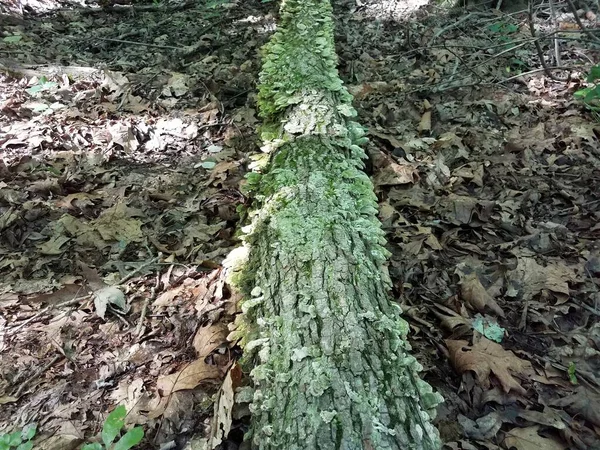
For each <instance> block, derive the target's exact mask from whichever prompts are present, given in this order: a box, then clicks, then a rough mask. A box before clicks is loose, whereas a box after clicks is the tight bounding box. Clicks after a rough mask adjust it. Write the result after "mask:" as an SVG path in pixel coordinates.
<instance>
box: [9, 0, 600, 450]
mask: <svg viewBox="0 0 600 450" xmlns="http://www.w3.org/2000/svg"><path fill="white" fill-rule="evenodd" d="M17 3H19V4H20V5H21V6H23V5H25V7H24V8H23V9H22V10H21V11H20V14H15V13H14V9H15V8H16V4H17ZM4 4H5V6H4V9H5V10H4V12H5V13H6V15H3V16H0V22H1V27H0V33H1V35H0V404H1V405H2V407H1V408H0V434H1V433H2V432H8V431H13V430H15V429H19V428H21V427H23V426H25V425H27V424H30V423H36V424H37V427H38V431H37V435H36V437H35V441H34V442H35V448H39V449H45V450H47V449H56V450H59V449H61V450H62V449H67V450H68V449H74V448H78V446H80V445H81V443H83V442H89V441H91V440H94V438H95V437H96V438H97V435H98V432H99V431H100V430H101V428H102V425H103V423H104V420H105V418H106V416H107V414H108V413H109V412H110V411H111V410H113V409H114V408H115V406H117V405H124V406H125V407H126V409H127V411H128V415H127V418H126V422H127V424H129V425H131V424H138V425H141V426H143V428H144V430H145V438H144V441H143V444H142V445H141V446H140V447H139V448H148V449H159V448H160V449H165V450H166V449H170V448H182V449H183V448H187V449H200V448H204V446H206V443H207V441H209V442H211V443H213V444H214V443H217V442H219V441H220V440H221V438H222V436H221V434H222V430H228V429H230V428H231V429H232V432H231V434H230V436H229V438H228V439H226V440H225V442H223V444H222V446H223V448H227V449H235V448H238V444H239V438H240V436H241V434H242V432H243V430H244V427H245V426H246V419H245V418H246V416H247V414H246V412H245V410H244V408H243V407H242V406H236V407H234V408H233V410H232V409H231V408H229V409H228V408H221V409H219V410H218V411H217V413H216V417H217V419H216V420H215V421H212V418H213V416H214V415H215V413H214V411H213V410H214V404H215V399H216V398H217V397H220V398H221V399H223V398H224V399H226V400H227V399H229V400H231V398H232V392H231V389H232V386H235V385H236V383H238V382H239V369H238V368H237V365H236V364H235V361H236V359H237V358H238V357H239V350H238V349H237V347H236V346H235V345H234V343H229V342H227V340H226V336H227V334H228V328H227V326H228V323H230V322H231V320H232V319H233V318H234V317H235V315H236V314H237V313H238V309H237V305H236V298H235V297H234V296H232V294H231V292H230V291H229V289H228V287H227V285H226V283H225V282H224V280H223V276H222V271H221V268H220V267H221V266H220V263H221V262H222V261H223V259H224V257H225V256H226V255H227V254H228V252H229V251H230V250H231V249H233V248H235V247H236V245H238V241H237V239H236V230H237V229H238V227H239V226H240V213H239V211H240V209H239V207H240V206H248V203H249V199H247V198H246V196H245V195H244V194H243V190H242V189H241V186H242V185H243V183H244V174H245V172H246V170H247V166H248V163H249V162H250V161H251V159H250V158H251V155H252V154H253V153H256V152H258V151H259V148H258V147H259V139H258V137H257V135H256V127H257V124H258V123H259V118H258V117H257V113H256V109H255V91H256V82H257V74H258V71H259V69H260V53H259V49H260V47H261V45H262V44H264V43H265V42H266V40H267V39H268V37H269V35H270V33H271V32H272V30H273V29H274V27H275V23H276V15H277V9H276V7H277V5H276V3H274V2H273V3H272V2H267V3H261V2H260V1H257V0H251V1H239V0H232V1H230V2H229V1H226V0H208V1H206V2H201V1H198V2H194V1H192V2H189V1H188V2H181V3H167V2H163V1H158V2H154V3H151V4H135V5H134V6H132V5H127V4H117V5H113V6H110V4H105V6H104V7H103V8H100V7H98V5H94V4H89V5H85V4H72V3H71V4H69V3H67V2H66V1H62V2H61V1H58V0H26V1H21V2H15V5H11V2H4ZM492 6H495V5H492ZM555 6H556V10H555V11H554V16H553V15H552V14H551V8H550V6H549V5H548V4H546V3H542V4H539V5H537V6H535V8H534V9H533V14H532V15H531V18H530V15H529V13H528V11H527V10H525V11H515V12H512V13H510V14H509V13H502V12H499V11H497V10H495V9H493V8H490V9H487V10H484V11H475V10H471V11H470V12H469V11H463V10H461V9H456V10H448V9H443V8H442V7H441V6H439V5H433V4H426V3H425V2H422V1H421V2H412V3H411V2H405V1H402V0H397V1H391V2H381V1H380V2H371V1H367V2H364V1H358V0H356V1H355V0H352V1H350V0H347V1H336V2H335V16H336V26H337V28H336V45H337V51H338V54H339V56H340V66H339V68H340V73H341V76H342V78H343V79H344V81H345V83H346V84H347V86H348V87H349V89H350V91H351V92H352V93H353V94H354V96H355V106H356V108H357V109H358V111H359V121H360V122H361V123H362V124H363V125H364V126H365V127H367V128H368V134H369V137H370V143H369V144H368V152H369V156H370V162H369V164H368V167H367V170H369V173H370V174H372V179H373V181H374V184H375V186H376V191H377V195H378V197H379V199H380V218H381V221H382V223H383V226H384V228H385V230H386V233H387V236H388V247H389V249H390V251H391V252H392V255H393V256H392V257H391V261H390V266H389V270H390V274H391V276H392V280H393V282H394V292H393V296H394V300H395V301H397V302H399V303H400V304H401V305H402V307H403V309H404V314H405V317H406V319H407V320H408V321H409V323H410V325H411V331H412V333H411V335H410V339H411V343H412V346H413V351H414V353H415V355H416V357H417V358H418V360H419V361H420V362H421V364H422V365H423V366H424V377H425V378H426V379H427V381H428V382H429V383H431V384H432V385H433V386H434V387H435V388H436V389H437V390H439V392H441V393H442V395H443V396H444V398H445V400H446V401H445V403H444V404H443V405H442V406H441V408H440V410H439V414H438V417H437V419H436V423H437V425H438V427H439V429H440V432H441V435H442V438H443V440H444V442H445V443H446V446H447V448H449V449H464V450H472V449H497V448H503V449H511V448H514V449H517V450H531V449H535V450H539V449H551V450H554V449H557V450H558V449H567V448H570V449H592V448H600V377H599V375H598V374H599V373H600V372H599V369H600V325H599V322H598V318H599V316H600V306H599V303H600V243H599V242H598V237H600V225H598V222H599V218H600V217H599V216H600V145H599V138H600V123H599V122H598V120H597V117H596V116H595V114H594V113H593V112H592V111H590V110H589V109H586V108H585V107H584V105H583V104H582V103H581V102H579V101H577V100H576V99H575V98H574V93H575V91H577V90H578V89H581V88H583V87H585V86H586V82H585V79H586V75H587V73H588V72H589V70H590V68H591V67H592V65H593V62H597V61H600V59H599V53H600V52H599V50H598V49H600V47H598V45H597V44H595V43H594V41H595V40H597V38H596V37H595V36H594V35H592V34H591V33H589V32H584V31H583V30H581V29H580V26H581V25H583V26H584V27H589V28H597V26H596V24H595V20H596V18H595V15H594V13H593V12H591V11H588V12H587V14H582V18H581V19H580V21H579V22H580V23H577V21H576V20H575V18H574V15H573V14H571V12H570V10H569V9H568V8H567V4H563V3H556V2H555ZM9 10H10V11H9ZM0 12H2V11H1V10H0ZM9 12H10V15H9ZM583 13H585V11H584V12H583ZM530 19H531V20H530ZM532 26H533V29H534V30H535V36H533V35H532ZM557 30H559V31H560V33H558V34H557ZM552 36H560V37H561V41H560V46H559V48H558V52H555V48H554V40H552V39H551V37H552ZM536 42H538V43H540V52H538V50H537V49H536V46H535V45H534V44H535V43H536ZM540 53H541V55H543V57H544V59H545V60H547V62H545V63H544V64H545V65H546V66H547V67H549V66H560V67H566V68H568V70H566V71H554V72H549V71H545V70H543V66H542V63H541V61H540ZM557 54H558V56H559V58H558V61H557V58H556V56H557ZM552 58H554V62H552ZM567 75H568V76H567ZM224 380H225V383H224ZM223 403H225V404H227V401H225V402H223V401H222V402H221V404H223ZM211 422H212V423H213V425H212V426H211Z"/></svg>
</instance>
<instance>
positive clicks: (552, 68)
mask: <svg viewBox="0 0 600 450" xmlns="http://www.w3.org/2000/svg"><path fill="white" fill-rule="evenodd" d="M548 70H566V71H570V72H572V71H574V70H577V68H575V67H566V66H554V67H543V68H541V69H534V70H529V71H527V72H523V73H520V74H518V75H513V76H512V77H509V78H506V79H505V80H500V81H498V82H497V84H502V83H506V82H508V81H512V80H516V79H517V78H521V77H524V76H526V75H531V74H534V73H538V72H545V73H546V74H547V71H548ZM558 81H566V80H558Z"/></svg>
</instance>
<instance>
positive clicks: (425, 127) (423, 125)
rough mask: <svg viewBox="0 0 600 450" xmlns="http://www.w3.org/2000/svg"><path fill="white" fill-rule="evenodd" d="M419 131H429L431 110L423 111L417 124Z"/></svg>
mask: <svg viewBox="0 0 600 450" xmlns="http://www.w3.org/2000/svg"><path fill="white" fill-rule="evenodd" d="M418 130H419V133H423V132H424V131H426V132H430V131H431V111H425V112H424V113H423V116H421V121H420V122H419V126H418Z"/></svg>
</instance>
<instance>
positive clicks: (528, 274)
mask: <svg viewBox="0 0 600 450" xmlns="http://www.w3.org/2000/svg"><path fill="white" fill-rule="evenodd" d="M508 280H509V286H508V289H507V291H506V295H508V296H510V297H517V296H519V297H521V298H522V299H523V300H529V299H531V298H532V297H533V296H535V295H537V294H539V293H540V291H541V290H542V289H547V290H549V291H553V292H557V293H560V294H565V295H569V282H574V281H576V280H577V276H576V274H575V272H574V271H573V269H571V268H570V267H567V266H566V265H565V264H563V263H556V264H548V265H547V266H546V267H544V266H541V265H540V264H538V263H537V262H536V260H535V259H534V258H530V257H522V258H519V259H518V263H517V267H516V268H515V269H514V270H512V271H511V272H509V274H508Z"/></svg>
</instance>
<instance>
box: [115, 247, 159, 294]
mask: <svg viewBox="0 0 600 450" xmlns="http://www.w3.org/2000/svg"><path fill="white" fill-rule="evenodd" d="M160 258H162V253H160V252H159V253H158V256H156V258H152V259H151V260H150V261H147V262H145V263H144V264H142V265H141V266H140V267H138V268H137V269H135V270H132V271H131V272H129V273H128V274H127V275H125V276H124V277H123V278H122V279H121V281H119V283H118V284H117V286H122V285H123V284H125V283H126V282H127V281H129V280H130V279H132V278H133V277H135V276H136V275H137V274H139V273H140V272H141V271H142V270H145V269H147V268H148V267H150V266H151V265H152V264H156V263H157V262H158V261H159V260H160Z"/></svg>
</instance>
